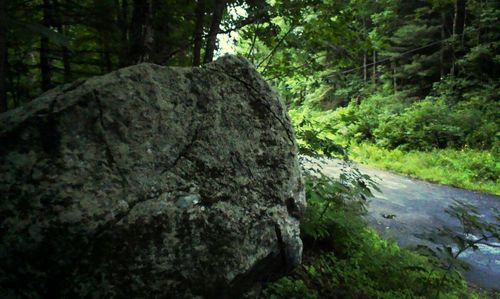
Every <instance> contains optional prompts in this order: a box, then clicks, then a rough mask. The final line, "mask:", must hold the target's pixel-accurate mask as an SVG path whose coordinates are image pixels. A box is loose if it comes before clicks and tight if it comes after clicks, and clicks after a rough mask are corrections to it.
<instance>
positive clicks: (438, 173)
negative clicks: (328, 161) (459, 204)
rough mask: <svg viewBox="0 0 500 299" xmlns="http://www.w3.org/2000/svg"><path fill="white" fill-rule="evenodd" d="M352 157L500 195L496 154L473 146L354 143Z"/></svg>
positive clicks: (442, 182)
mask: <svg viewBox="0 0 500 299" xmlns="http://www.w3.org/2000/svg"><path fill="white" fill-rule="evenodd" d="M350 157H351V158H352V159H353V160H355V161H357V162H359V163H362V164H366V165H369V166H375V167H378V168H383V169H387V170H391V171H395V172H398V173H401V174H406V175H410V176H413V177H416V178H419V179H423V180H427V181H431V182H436V183H440V184H445V185H451V186H455V187H459V188H464V189H469V190H476V191H484V192H488V193H492V194H496V195H500V162H499V158H498V156H497V155H495V154H494V153H491V152H488V151H477V150H471V149H463V150H455V149H434V150H432V151H429V152H421V151H410V152H405V151H401V150H399V149H394V150H389V149H384V148H380V147H378V146H376V145H373V144H370V143H362V144H352V145H351V147H350Z"/></svg>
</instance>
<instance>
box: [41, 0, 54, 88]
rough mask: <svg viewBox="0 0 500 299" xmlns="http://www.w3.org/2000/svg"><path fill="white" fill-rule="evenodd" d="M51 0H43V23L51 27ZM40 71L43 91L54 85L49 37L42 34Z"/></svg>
mask: <svg viewBox="0 0 500 299" xmlns="http://www.w3.org/2000/svg"><path fill="white" fill-rule="evenodd" d="M50 10H51V7H50V1H49V0H43V20H42V24H43V26H45V27H46V28H50V23H51V22H50ZM40 73H41V77H42V84H41V87H42V91H46V90H49V89H50V88H51V87H52V79H51V77H52V76H51V75H52V74H51V67H50V59H49V39H48V38H47V37H45V36H42V37H41V39H40Z"/></svg>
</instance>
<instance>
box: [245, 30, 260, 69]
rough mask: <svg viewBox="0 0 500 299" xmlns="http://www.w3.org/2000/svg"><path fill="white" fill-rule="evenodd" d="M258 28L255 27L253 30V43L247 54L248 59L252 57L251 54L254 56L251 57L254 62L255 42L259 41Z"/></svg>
mask: <svg viewBox="0 0 500 299" xmlns="http://www.w3.org/2000/svg"><path fill="white" fill-rule="evenodd" d="M257 28H258V27H257ZM257 28H255V30H254V32H253V37H252V44H251V45H250V49H248V53H247V55H246V57H247V59H250V56H252V58H251V60H252V63H253V62H254V59H253V50H254V48H255V42H257Z"/></svg>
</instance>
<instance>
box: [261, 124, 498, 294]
mask: <svg viewBox="0 0 500 299" xmlns="http://www.w3.org/2000/svg"><path fill="white" fill-rule="evenodd" d="M296 134H297V138H298V139H299V141H300V146H299V149H300V152H301V153H302V154H307V155H308V156H313V158H309V157H308V158H306V157H304V156H302V161H301V162H302V163H301V164H302V166H303V174H304V178H305V182H306V184H305V187H306V199H307V203H308V207H307V210H306V213H305V215H304V217H303V219H302V221H301V238H302V240H303V242H304V257H303V259H304V261H303V264H302V265H301V266H299V267H298V268H296V269H295V270H294V271H293V272H292V273H291V274H289V275H288V276H286V277H283V278H281V279H280V280H278V281H276V282H273V283H270V284H268V285H267V286H266V287H265V289H264V290H263V292H262V294H261V295H262V296H261V298H269V299H281V298H287V299H293V298H298V299H312V298H388V299H389V298H390V299H393V298H437V299H439V298H480V297H479V295H478V294H476V293H474V292H473V291H471V290H470V289H469V287H468V286H467V283H466V282H465V280H464V278H463V277H462V274H461V272H459V271H458V270H457V269H456V267H455V266H454V263H455V260H456V259H455V258H454V259H453V261H452V263H444V264H443V260H441V259H440V258H439V257H438V256H437V255H434V254H427V255H422V254H420V253H417V252H413V251H410V250H407V249H403V248H400V247H399V246H398V245H397V244H396V243H394V242H392V241H387V240H384V239H382V238H381V237H380V236H379V235H378V234H377V233H376V232H375V231H374V230H372V229H370V228H369V227H368V225H367V223H366V222H365V220H364V218H363V217H362V216H363V215H364V214H365V212H366V204H367V198H369V197H370V196H371V195H372V194H371V190H372V189H377V186H376V185H375V184H374V182H373V181H372V179H371V178H370V177H369V176H366V175H364V174H362V173H361V172H359V170H357V168H356V167H355V165H353V164H352V163H351V162H350V160H349V159H347V156H346V154H345V152H344V151H343V150H342V148H341V147H338V146H333V145H332V144H331V143H329V142H327V141H328V140H327V139H325V138H323V137H324V136H323V137H318V136H321V132H320V130H316V129H315V128H314V126H313V127H311V126H308V123H307V122H303V123H301V124H299V125H298V126H297V127H296ZM322 156H326V157H338V158H342V159H343V161H344V163H343V170H342V172H341V174H340V176H339V178H331V177H328V176H325V175H324V174H323V173H322V171H321V165H322V163H321V157H322ZM460 211H462V210H460ZM476 218H477V217H476ZM476 218H474V217H472V218H471V217H467V218H464V219H475V220H477V219H476ZM476 222H477V221H475V223H476ZM477 223H479V222H477ZM479 227H480V228H482V226H481V225H479ZM488 229H490V228H489V227H488ZM495 234H496V237H498V231H496V232H495ZM452 237H456V236H455V235H453V236H452ZM461 240H465V241H464V242H465V243H464V244H465V245H464V250H467V249H468V248H469V247H471V246H472V247H473V246H476V244H472V245H470V244H468V242H469V240H466V239H461ZM444 248H445V251H447V249H448V247H444ZM450 251H451V250H450ZM457 256H458V254H457ZM443 265H444V266H443Z"/></svg>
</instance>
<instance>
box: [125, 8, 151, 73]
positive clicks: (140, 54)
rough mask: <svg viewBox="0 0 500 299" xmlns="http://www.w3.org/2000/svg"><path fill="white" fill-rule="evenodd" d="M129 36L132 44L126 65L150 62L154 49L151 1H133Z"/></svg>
mask: <svg viewBox="0 0 500 299" xmlns="http://www.w3.org/2000/svg"><path fill="white" fill-rule="evenodd" d="M130 35H131V36H130V39H131V43H132V44H131V46H130V51H129V55H128V63H129V64H136V63H141V62H149V61H151V59H152V55H153V49H154V35H153V3H152V1H151V0H134V11H133V14H132V23H131V31H130Z"/></svg>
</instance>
